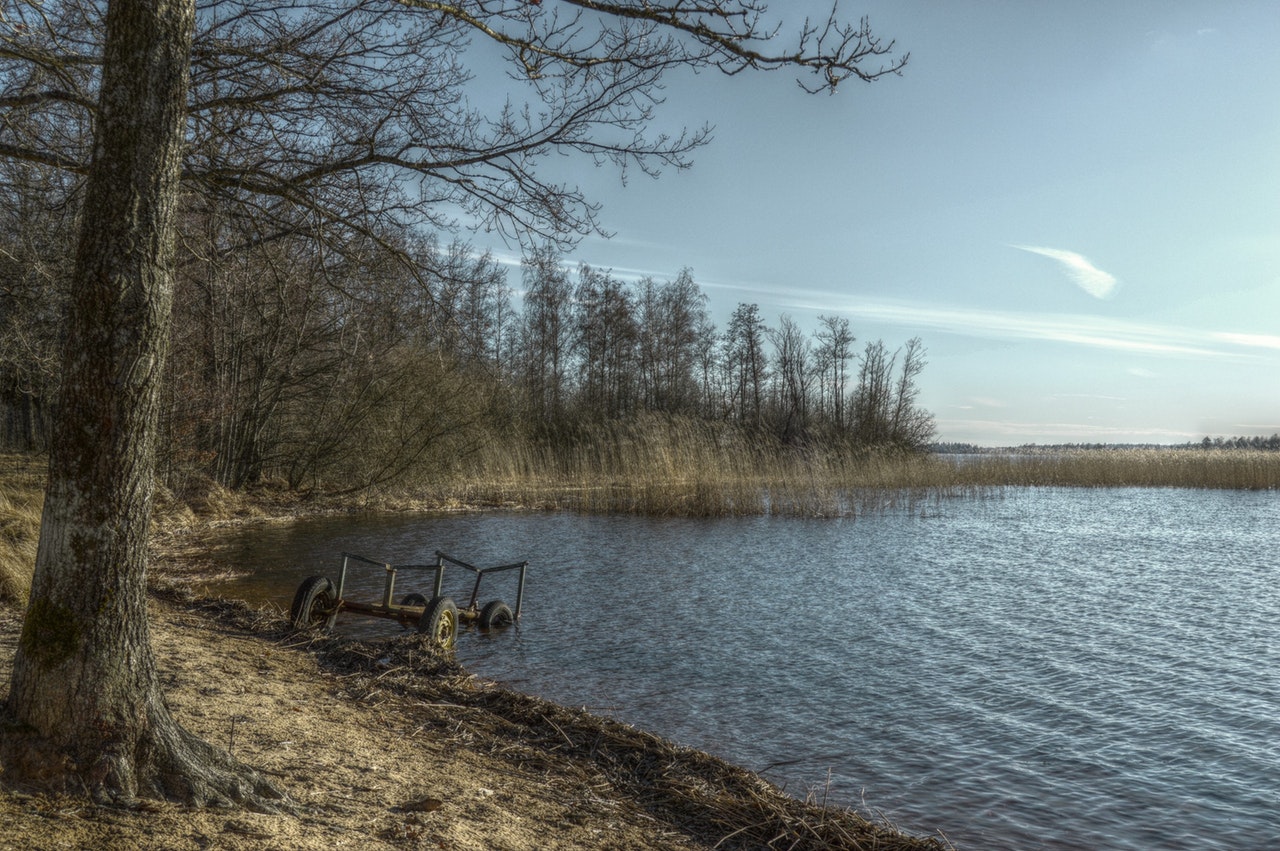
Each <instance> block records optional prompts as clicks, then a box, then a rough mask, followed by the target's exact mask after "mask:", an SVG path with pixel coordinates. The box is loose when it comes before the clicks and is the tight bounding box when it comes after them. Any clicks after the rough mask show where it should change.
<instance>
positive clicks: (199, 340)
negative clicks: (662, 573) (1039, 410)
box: [0, 163, 934, 492]
mask: <svg viewBox="0 0 1280 851" xmlns="http://www.w3.org/2000/svg"><path fill="white" fill-rule="evenodd" d="M6 170H7V171H8V172H9V175H8V177H9V179H8V180H6V182H5V187H4V188H5V190H6V194H7V196H8V197H7V198H6V201H7V202H8V203H6V204H5V205H4V211H3V212H2V213H0V217H2V222H3V224H2V226H3V231H2V239H3V242H0V325H2V326H3V327H2V328H0V340H3V344H0V406H2V407H3V411H4V419H3V425H4V429H3V443H4V445H5V446H6V447H7V448H11V449H20V450H41V449H43V448H44V447H45V445H46V442H47V438H48V433H49V427H50V422H51V418H52V417H53V416H55V415H56V412H55V411H54V409H53V400H54V399H55V398H56V395H57V381H58V375H59V354H58V353H59V350H60V345H61V342H62V341H61V328H62V323H61V316H62V304H63V302H64V300H65V298H66V288H67V284H66V281H67V276H68V272H69V270H68V269H67V268H66V266H67V263H68V260H67V257H68V255H69V251H68V240H69V236H68V234H67V229H68V228H69V227H70V226H71V224H72V222H73V221H74V219H75V213H74V210H73V209H70V208H69V205H68V204H67V203H66V200H65V199H62V198H57V197H56V196H51V195H50V194H49V193H48V191H47V186H40V187H39V190H37V189H36V186H38V185H39V181H38V180H37V178H38V175H33V174H31V173H29V172H30V170H29V169H22V168H18V167H15V166H14V164H12V163H9V164H7V167H6ZM23 171H27V172H28V173H26V174H23V173H22V172H23ZM51 202H52V203H51ZM193 206H194V208H193V209H189V210H188V211H187V213H186V215H185V216H184V217H183V230H182V234H181V238H180V240H179V246H180V251H181V258H180V262H179V265H178V269H179V274H178V276H177V291H176V295H175V301H174V321H173V329H172V339H171V343H170V356H169V361H168V371H167V376H166V382H165V387H166V390H165V393H164V406H163V409H162V417H161V428H162V435H163V436H162V439H161V441H160V446H161V449H162V457H161V459H160V471H161V475H162V476H163V477H164V480H165V482H166V484H167V485H168V486H169V487H170V488H172V489H174V490H178V491H183V490H187V489H189V488H191V487H194V486H196V485H198V484H199V483H200V482H204V481H213V482H216V483H218V484H219V485H221V486H223V487H226V488H230V489H239V488H244V487H247V486H252V485H255V484H258V483H260V482H263V481H268V480H274V481H279V482H281V483H283V484H285V485H287V486H288V487H289V488H291V489H294V490H298V491H304V492H310V491H315V490H319V491H324V492H336V491H342V490H352V489H359V488H367V487H371V486H376V485H390V484H397V483H399V484H404V483H407V482H412V481H415V480H421V479H424V478H430V477H440V476H451V475H454V474H456V473H459V472H461V471H463V470H465V468H466V464H467V461H468V458H469V457H470V456H471V455H473V454H474V453H475V452H477V451H479V450H480V449H481V448H483V449H484V450H485V452H486V453H487V455H488V456H490V457H492V455H493V454H494V453H501V452H502V451H503V450H504V449H507V450H511V451H514V450H515V449H516V447H529V446H534V447H539V448H541V449H543V450H549V451H550V452H551V454H552V455H553V456H554V455H555V454H557V449H564V450H570V449H572V450H574V451H579V450H581V448H582V444H583V442H584V441H590V440H592V439H593V438H592V437H591V435H601V434H604V433H606V432H603V431H600V430H599V428H600V427H602V426H607V425H608V424H609V423H612V422H628V421H635V420H637V419H638V418H646V420H647V421H653V420H654V419H655V418H657V419H661V420H662V421H663V422H664V423H665V424H666V426H670V424H671V423H673V422H678V423H682V424H684V426H685V427H689V428H700V429H710V430H711V431H716V432H723V433H725V434H729V433H733V434H735V435H736V436H737V437H739V438H749V439H752V440H754V441H766V442H767V443H768V444H769V445H771V446H774V447H776V450H777V451H779V452H784V451H788V450H789V449H791V448H796V447H814V446H821V447H822V448H823V449H826V450H833V449H837V448H840V447H843V448H847V449H850V450H853V449H857V448H866V447H889V446H892V447H895V448H899V449H907V450H918V449H922V448H924V447H925V446H926V445H927V444H928V443H929V441H930V439H931V438H932V436H933V432H934V429H933V420H932V417H931V415H930V414H929V413H928V412H927V411H925V410H923V409H922V408H921V407H920V406H919V404H918V401H917V395H918V384H917V379H918V377H919V375H920V373H921V371H922V370H923V368H924V367H925V352H924V347H923V345H922V344H921V342H920V340H919V339H912V340H910V341H908V342H907V343H906V344H905V345H903V346H901V347H900V348H897V349H896V350H895V349H890V347H889V346H887V345H886V344H885V343H884V342H883V341H880V340H875V341H871V342H867V343H865V344H862V345H861V346H858V345H857V340H856V338H855V335H854V332H853V329H852V328H851V327H850V323H849V321H848V319H846V318H844V317H837V316H823V317H821V318H820V325H819V328H818V329H817V331H816V332H814V333H813V334H807V333H806V332H805V331H803V330H802V329H801V327H800V326H799V324H798V323H797V322H796V321H794V320H793V319H792V318H790V317H788V316H785V315H783V316H780V317H778V319H777V320H776V321H774V322H772V323H768V324H767V323H766V321H765V319H764V317H763V316H761V313H760V310H759V308H758V306H757V305H755V304H739V305H738V306H737V308H736V309H735V310H734V311H733V313H732V316H731V317H730V319H729V321H728V323H727V325H726V326H725V327H724V328H723V329H719V328H717V327H716V325H715V324H714V323H713V322H712V320H711V318H710V316H709V312H708V306H707V297H706V295H705V293H703V292H702V290H701V289H700V288H699V287H698V285H697V283H696V281H695V279H694V276H693V273H692V272H691V271H690V270H688V269H686V270H683V271H681V272H680V273H679V274H678V275H677V276H675V277H674V278H672V279H669V280H655V279H653V278H645V279H643V280H640V281H638V282H634V283H630V282H625V281H623V280H620V279H619V278H617V277H615V276H614V275H613V274H612V273H611V272H610V271H609V270H606V269H596V268H592V267H590V266H587V265H582V264H579V265H578V266H577V267H576V268H573V267H572V265H571V264H570V263H569V261H568V260H567V259H566V257H565V256H564V255H563V254H562V253H561V252H560V251H558V250H557V249H556V248H555V247H554V246H551V245H546V246H543V247H541V248H539V249H537V250H534V251H532V252H530V253H529V254H528V255H527V256H526V257H525V259H524V262H523V263H522V265H521V267H520V268H519V270H518V278H517V279H516V280H511V278H513V277H516V276H515V275H510V274H509V272H508V268H507V267H506V266H504V265H503V264H501V263H499V262H498V261H497V260H495V258H494V257H493V255H492V254H491V253H486V252H480V251H477V250H476V249H474V248H473V247H472V246H471V245H470V244H467V243H465V242H462V241H458V240H454V241H451V242H448V243H443V244H442V243H441V242H440V241H439V240H437V239H436V238H435V237H434V236H429V235H428V236H414V235H411V234H401V235H399V241H398V242H395V243H393V235H392V234H379V235H378V236H379V240H378V241H379V242H381V243H385V244H393V248H394V250H391V251H388V250H386V248H385V245H375V244H372V243H373V241H372V240H370V243H371V244H369V245H367V246H363V247H362V246H359V245H346V246H343V250H341V251H332V252H330V251H324V250H321V249H320V248H318V247H317V246H316V244H315V243H314V242H313V241H312V240H310V239H307V238H303V237H299V238H281V239H275V240H272V241H270V242H267V243H264V244H255V243H254V242H253V240H252V239H250V238H249V235H248V234H244V233H237V232H236V231H235V224H236V223H235V222H234V221H233V220H231V217H229V216H222V217H219V216H218V214H217V210H215V209H210V208H209V205H205V204H194V199H193ZM666 426H664V428H665V427H666Z"/></svg>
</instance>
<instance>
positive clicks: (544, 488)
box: [434, 419, 1280, 517]
mask: <svg viewBox="0 0 1280 851" xmlns="http://www.w3.org/2000/svg"><path fill="white" fill-rule="evenodd" d="M1017 486H1031V487H1036V486H1053V487H1188V488H1221V489H1240V490H1265V489H1272V488H1276V487H1280V453H1275V452H1265V451H1255V450H1237V449H1231V450H1201V449H1116V450H1078V451H1066V452H1055V453H1005V454H998V453H993V454H990V455H972V456H961V457H960V458H959V459H957V458H956V457H950V456H937V455H925V454H913V453H906V452H894V451H874V452H873V451H865V450H863V451H859V450H840V449H839V448H804V449H797V448H794V447H783V446H780V445H778V444H776V443H772V442H770V441H768V440H767V439H763V438H759V437H751V436H747V435H744V434H743V433H741V432H736V431H732V430H724V429H723V428H720V427H718V426H715V425H707V424H701V423H691V422H675V421H664V420H659V419H648V420H641V421H639V422H636V423H626V424H614V425H609V426H601V427H599V428H598V429H596V430H595V431H594V432H592V433H590V434H588V435H585V436H584V438H583V439H582V440H580V441H579V442H578V443H577V444H576V445H572V446H569V447H557V448H554V449H552V448H548V447H545V446H532V445H519V444H507V445H495V446H492V447H490V448H489V449H488V450H487V451H486V452H485V453H483V454H482V455H480V456H478V457H477V458H475V459H473V461H472V463H471V464H470V466H468V467H466V468H464V469H462V470H461V471H460V472H459V474H458V475H457V476H455V477H454V478H453V479H452V480H450V481H449V482H446V483H443V484H442V485H439V486H437V487H436V488H434V493H435V494H436V495H437V496H438V497H441V498H444V499H446V500H450V501H453V502H460V503H465V504H472V505H518V506H526V507H532V508H546V509H561V508H568V509H574V510H579V511H591V512H622V513H634V514H649V515H679V516H689V517H714V516H725V515H745V514H775V515H786V516H805V517H830V516H856V515H859V514H866V513H870V512H875V511H879V510H883V509H885V508H889V507H903V506H905V507H907V508H914V507H917V506H920V505H922V504H927V503H928V502H931V501H936V500H940V499H948V498H954V497H964V496H981V495H984V494H989V493H992V492H994V491H995V490H997V489H999V488H1003V487H1017Z"/></svg>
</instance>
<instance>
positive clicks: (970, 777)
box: [216, 489, 1280, 851]
mask: <svg viewBox="0 0 1280 851" xmlns="http://www.w3.org/2000/svg"><path fill="white" fill-rule="evenodd" d="M436 550H443V551H444V552H447V553H449V554H451V555H454V556H457V557H459V558H462V559H464V560H466V561H469V562H471V563H473V564H477V565H480V566H488V565H496V564H504V563H508V562H512V561H521V560H525V559H528V560H529V562H530V568H529V579H528V587H527V589H526V594H525V601H524V617H523V618H522V621H521V623H520V624H519V626H518V627H515V628H513V629H509V630H507V631H505V632H498V633H494V634H491V635H484V636H482V635H478V634H475V633H469V634H468V633H464V634H463V635H462V636H460V638H459V640H458V656H459V658H460V660H461V661H462V662H463V663H464V664H466V665H467V666H468V667H469V668H470V669H471V670H472V671H474V672H476V673H478V674H480V675H482V676H485V677H488V678H492V679H496V680H498V681H500V682H503V683H506V684H509V685H511V686H512V687H514V688H517V689H520V690H522V691H526V692H529V693H533V694H537V695H540V696H543V697H547V698H550V699H552V700H554V701H557V702H559V703H563V704H567V705H573V706H585V707H587V708H588V709H591V710H592V711H595V712H597V713H600V714H608V715H612V716H614V717H617V718H620V719H622V720H624V721H628V722H630V723H633V724H635V725H636V726H639V727H643V728H646V729H650V730H653V731H655V732H658V733H661V734H662V735H664V736H666V737H668V738H670V739H673V740H675V741H678V742H680V743H682V744H686V745H690V746H693V747H697V748H701V749H703V750H707V751H711V752H713V753H716V754H718V755H721V756H724V757H726V758H728V759H730V760H732V761H734V762H737V763H739V764H742V765H745V766H747V767H749V768H752V769H754V770H757V771H760V772H762V773H763V774H764V775H765V776H766V777H769V778H770V779H771V780H773V781H774V782H776V783H778V784H780V785H782V786H784V787H785V788H786V789H787V790H788V791H790V792H792V793H793V794H796V795H798V796H800V797H803V796H804V795H805V794H806V793H808V792H809V791H810V790H817V794H818V796H819V797H825V798H826V800H828V801H829V802H833V803H837V804H841V805H850V806H853V807H854V808H856V809H858V810H860V811H862V812H864V813H869V814H871V815H873V816H874V817H883V818H885V819H887V820H888V821H890V822H892V823H893V824H895V825H897V826H898V827H900V828H902V829H903V830H906V831H908V832H911V833H916V834H935V833H941V834H943V835H945V836H946V837H947V838H948V839H950V840H951V841H952V842H954V843H955V844H956V846H957V847H958V848H960V849H993V851H998V849H1082V848H1085V849H1134V851H1137V850H1138V849H1142V851H1149V849H1157V848H1158V849H1193V848H1194V849H1199V851H1203V849H1209V848H1222V849H1242V848H1249V849H1265V848H1273V849H1280V583H1277V581H1276V570H1275V565H1276V559H1277V555H1278V554H1280V496H1278V495H1276V494H1274V493H1267V492H1235V491H1199V490H1149V489H1098V490H1089V489H1079V490H1070V489H1010V490H1008V491H1006V492H1004V493H1002V494H1000V495H997V496H993V497H989V498H981V499H956V500H952V501H942V502H939V503H929V505H928V506H927V508H925V509H924V510H916V511H910V512H909V511H886V512H885V513H882V514H878V515H871V516H863V517H858V518H857V519H852V520H797V519H792V518H770V517H751V518H727V519H716V520H691V519H655V518H636V517H627V516H604V517H599V516H578V515H574V514H523V513H521V514H507V513H492V514H488V513H486V514H463V515H451V516H445V517H434V516H432V517H424V516H405V515H398V516H392V517H373V518H370V517H359V518H348V517H344V518H338V519H316V520H306V521H301V522H297V523H294V524H290V525H285V526H268V527H256V528H250V529H244V530H240V531H236V532H233V533H229V534H228V535H227V536H226V538H225V540H224V541H223V542H222V545H221V547H220V548H219V550H218V552H217V556H218V558H219V559H220V560H221V561H223V562H224V563H226V564H228V565H229V566H235V567H239V568H244V569H250V570H252V573H251V575H249V576H247V577H245V578H244V579H243V580H238V581H236V582H234V583H232V584H230V585H228V586H226V587H222V588H219V589H216V590H219V591H221V592H222V593H227V594H229V595H235V596H240V597H243V598H246V599H250V600H264V599H265V600H273V601H275V602H277V603H279V604H280V605H281V606H282V607H284V608H286V609H287V607H288V605H289V601H290V600H291V598H292V595H293V592H294V590H295V589H296V587H297V585H298V583H299V582H301V580H302V579H303V578H304V577H306V576H308V575H310V574H313V573H324V574H327V575H330V576H331V577H334V578H336V576H337V570H338V567H339V563H340V556H339V553H340V552H342V551H349V552H355V553H361V554H364V555H368V556H371V557H373V558H377V559H380V560H386V561H390V562H393V563H397V564H406V563H421V562H427V561H434V558H433V553H434V552H435V551H436ZM355 577H356V580H358V581H356V582H355V584H352V581H351V580H349V582H348V591H347V596H348V597H351V598H354V599H368V600H369V601H374V600H375V599H376V598H378V596H379V595H380V590H381V587H382V582H383V576H382V575H381V571H377V570H373V569H366V570H364V571H358V570H357V571H355ZM454 579H455V580H456V582H455V583H452V584H449V585H448V586H447V589H446V590H448V591H449V592H450V593H451V594H453V595H454V596H455V597H460V598H462V601H463V602H465V601H466V600H467V599H468V598H469V596H470V583H469V582H464V577H463V576H462V575H461V572H460V571H455V573H454ZM490 581H492V582H493V587H492V589H491V590H492V591H493V592H500V593H485V592H484V591H482V593H481V602H484V601H485V600H487V599H489V598H490V597H491V596H501V597H503V598H504V599H506V600H507V601H508V602H513V601H514V582H513V581H511V574H504V575H498V576H491V577H487V578H486V579H485V582H486V583H489V582H490ZM419 584H421V585H425V584H426V583H425V582H423V583H419ZM397 590H398V593H397V596H399V594H401V593H404V592H406V591H410V590H423V591H428V593H429V589H428V588H425V587H422V588H415V587H413V583H412V581H411V580H410V578H409V577H407V576H406V577H402V578H401V579H399V580H398V583H397ZM337 629H338V630H340V631H347V632H351V631H363V632H365V633H366V634H369V633H370V632H373V633H377V634H393V633H395V632H396V631H397V630H399V629H400V628H399V627H398V626H396V625H395V624H394V623H391V622H384V621H378V620H373V619H359V618H354V617H351V616H346V617H343V618H340V619H339V621H338V626H337Z"/></svg>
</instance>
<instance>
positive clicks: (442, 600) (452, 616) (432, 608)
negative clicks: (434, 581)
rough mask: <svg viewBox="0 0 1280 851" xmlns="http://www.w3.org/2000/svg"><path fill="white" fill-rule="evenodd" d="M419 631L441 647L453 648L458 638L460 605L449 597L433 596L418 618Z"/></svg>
mask: <svg viewBox="0 0 1280 851" xmlns="http://www.w3.org/2000/svg"><path fill="white" fill-rule="evenodd" d="M418 633H419V634H420V635H427V636H430V637H431V640H432V641H433V642H435V643H436V645H437V646H439V647H440V648H441V649H444V650H452V649H453V645H454V644H455V643H456V642H457V640H458V607H457V605H456V604H455V603H454V602H453V600H450V599H449V598H448V597H432V598H431V599H430V600H428V601H427V607H426V608H425V609H423V610H422V617H420V618H418Z"/></svg>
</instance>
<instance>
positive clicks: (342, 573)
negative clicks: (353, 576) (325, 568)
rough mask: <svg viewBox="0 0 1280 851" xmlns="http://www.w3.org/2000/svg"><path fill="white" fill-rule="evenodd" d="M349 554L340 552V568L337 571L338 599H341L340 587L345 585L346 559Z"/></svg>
mask: <svg viewBox="0 0 1280 851" xmlns="http://www.w3.org/2000/svg"><path fill="white" fill-rule="evenodd" d="M349 558H351V556H349V555H347V554H346V553H343V554H342V569H341V570H339V571H338V599H339V600H341V599H342V589H343V588H345V587H346V585H347V559H349Z"/></svg>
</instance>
